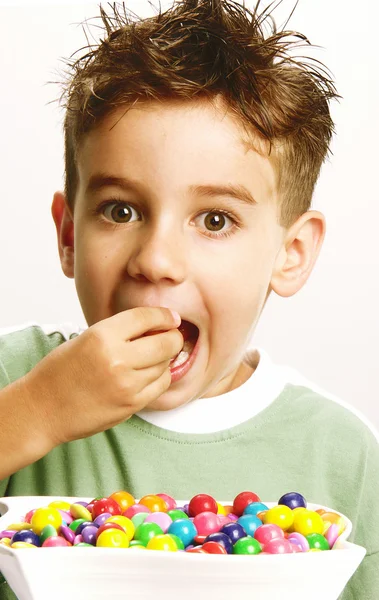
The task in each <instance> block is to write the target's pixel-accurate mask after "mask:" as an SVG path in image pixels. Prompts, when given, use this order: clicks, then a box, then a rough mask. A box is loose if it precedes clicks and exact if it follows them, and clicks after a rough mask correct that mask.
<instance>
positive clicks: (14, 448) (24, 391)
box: [0, 377, 54, 480]
mask: <svg viewBox="0 0 379 600" xmlns="http://www.w3.org/2000/svg"><path fill="white" fill-rule="evenodd" d="M0 415H1V431H0V456H1V461H0V480H2V479H5V478H6V477H8V476H9V475H12V473H15V472H16V471H19V470H20V469H22V468H23V467H25V466H27V465H29V464H31V463H33V462H35V461H36V460H38V459H40V458H41V457H42V456H44V455H45V454H47V453H48V452H49V451H50V450H52V449H53V447H54V444H53V442H52V440H50V439H49V436H48V432H47V428H46V427H45V426H44V419H43V418H42V415H40V414H39V412H38V409H37V407H36V406H35V403H34V402H33V400H32V397H31V394H30V390H29V388H28V386H27V385H26V382H25V377H22V378H21V379H18V380H17V381H15V382H13V383H11V384H9V385H7V386H6V387H5V388H4V389H2V390H0Z"/></svg>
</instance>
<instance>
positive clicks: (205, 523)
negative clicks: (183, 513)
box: [193, 511, 220, 535]
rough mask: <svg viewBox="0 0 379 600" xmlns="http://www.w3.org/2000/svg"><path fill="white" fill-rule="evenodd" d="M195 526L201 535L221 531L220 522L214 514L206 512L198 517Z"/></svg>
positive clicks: (194, 521)
mask: <svg viewBox="0 0 379 600" xmlns="http://www.w3.org/2000/svg"><path fill="white" fill-rule="evenodd" d="M193 524H194V525H195V527H196V529H197V532H198V534H199V535H209V534H210V533H216V531H219V530H220V521H219V519H218V516H217V515H216V513H214V512H209V511H205V512H202V513H200V514H198V515H196V517H195V518H194V520H193Z"/></svg>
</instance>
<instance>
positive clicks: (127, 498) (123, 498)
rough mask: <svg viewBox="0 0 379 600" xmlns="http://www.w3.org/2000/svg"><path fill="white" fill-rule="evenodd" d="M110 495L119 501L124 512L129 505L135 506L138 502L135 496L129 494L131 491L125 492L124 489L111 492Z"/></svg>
mask: <svg viewBox="0 0 379 600" xmlns="http://www.w3.org/2000/svg"><path fill="white" fill-rule="evenodd" d="M109 497H110V498H112V500H114V501H115V502H117V504H118V505H119V507H120V508H121V512H124V511H125V510H127V509H128V508H129V506H133V504H135V503H136V501H135V498H134V497H133V496H132V495H131V494H129V492H124V491H123V490H120V491H119V492H113V494H111V495H110V496H109Z"/></svg>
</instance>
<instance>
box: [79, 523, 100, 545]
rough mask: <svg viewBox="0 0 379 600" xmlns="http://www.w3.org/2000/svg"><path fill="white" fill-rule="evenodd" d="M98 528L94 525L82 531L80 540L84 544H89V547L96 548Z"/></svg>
mask: <svg viewBox="0 0 379 600" xmlns="http://www.w3.org/2000/svg"><path fill="white" fill-rule="evenodd" d="M97 532H98V528H97V527H95V526H94V525H89V526H88V527H85V528H84V529H83V533H82V538H83V542H84V543H85V544H90V545H91V546H96V536H97Z"/></svg>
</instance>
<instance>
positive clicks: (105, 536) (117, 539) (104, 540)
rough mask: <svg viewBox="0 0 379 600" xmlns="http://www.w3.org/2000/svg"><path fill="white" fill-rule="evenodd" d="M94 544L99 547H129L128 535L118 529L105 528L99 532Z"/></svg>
mask: <svg viewBox="0 0 379 600" xmlns="http://www.w3.org/2000/svg"><path fill="white" fill-rule="evenodd" d="M96 546H100V547H101V548H129V540H128V536H127V535H126V533H125V532H124V531H120V529H106V530H105V531H103V532H102V533H100V535H99V537H98V538H97V540H96Z"/></svg>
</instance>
